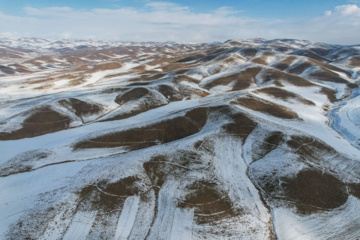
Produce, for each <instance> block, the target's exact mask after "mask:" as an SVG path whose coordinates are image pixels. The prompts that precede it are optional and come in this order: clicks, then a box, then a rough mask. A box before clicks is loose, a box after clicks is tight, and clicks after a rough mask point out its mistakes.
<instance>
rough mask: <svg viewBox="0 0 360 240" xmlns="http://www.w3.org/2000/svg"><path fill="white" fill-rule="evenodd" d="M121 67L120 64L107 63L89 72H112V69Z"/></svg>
mask: <svg viewBox="0 0 360 240" xmlns="http://www.w3.org/2000/svg"><path fill="white" fill-rule="evenodd" d="M121 67H123V65H122V64H121V63H118V62H109V63H104V64H100V65H97V66H95V67H94V68H93V69H92V70H91V71H90V72H98V71H106V70H113V69H118V68H121Z"/></svg>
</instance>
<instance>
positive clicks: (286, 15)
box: [0, 0, 360, 44]
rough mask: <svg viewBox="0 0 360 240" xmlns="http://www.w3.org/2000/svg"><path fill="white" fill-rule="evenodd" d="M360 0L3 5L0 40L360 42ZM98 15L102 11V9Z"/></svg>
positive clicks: (21, 0) (106, 0)
mask: <svg viewBox="0 0 360 240" xmlns="http://www.w3.org/2000/svg"><path fill="white" fill-rule="evenodd" d="M358 6H360V0H316V1H315V0H301V1H291V0H237V1H234V0H221V1H205V0H200V1H191V0H182V1H151V0H133V1H130V0H51V1H49V0H0V35H2V36H31V37H32V36H38V37H46V38H74V39H79V38H82V39H84V38H94V39H99V40H100V39H102V40H120V41H121V40H122V41H127V40H136V41H146V40H153V41H168V40H171V41H184V42H212V41H225V40H227V39H229V38H233V39H241V38H252V37H264V38H300V39H309V40H315V41H323V42H329V43H344V44H355V43H359V41H360V8H359V7H358ZM99 9H101V10H99Z"/></svg>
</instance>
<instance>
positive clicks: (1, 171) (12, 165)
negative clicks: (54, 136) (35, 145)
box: [0, 150, 51, 177]
mask: <svg viewBox="0 0 360 240" xmlns="http://www.w3.org/2000/svg"><path fill="white" fill-rule="evenodd" d="M50 154H51V153H50V152H48V151H44V150H32V151H27V152H24V153H22V154H19V155H16V156H15V157H13V158H11V159H10V160H8V161H7V162H5V163H3V164H1V165H0V177H6V176H9V175H11V174H15V173H22V172H27V171H30V170H31V169H32V167H33V165H34V164H35V163H36V162H37V161H39V160H41V159H44V158H47V157H48V156H49V155H50Z"/></svg>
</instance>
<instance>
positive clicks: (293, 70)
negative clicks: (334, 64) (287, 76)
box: [289, 62, 314, 74]
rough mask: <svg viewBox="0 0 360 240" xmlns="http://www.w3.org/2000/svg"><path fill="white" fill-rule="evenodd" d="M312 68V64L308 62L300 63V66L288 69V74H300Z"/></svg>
mask: <svg viewBox="0 0 360 240" xmlns="http://www.w3.org/2000/svg"><path fill="white" fill-rule="evenodd" d="M313 66H314V64H312V63H310V62H303V63H300V64H298V65H295V66H293V67H290V68H289V73H291V74H301V73H303V72H304V71H305V70H307V69H308V68H311V67H313Z"/></svg>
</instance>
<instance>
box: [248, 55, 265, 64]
mask: <svg viewBox="0 0 360 240" xmlns="http://www.w3.org/2000/svg"><path fill="white" fill-rule="evenodd" d="M251 62H253V63H257V64H261V65H265V66H267V65H268V63H267V62H266V58H264V57H262V56H261V57H257V58H253V59H251Z"/></svg>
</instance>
